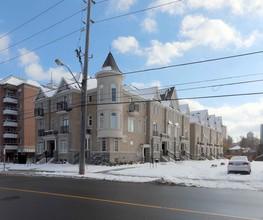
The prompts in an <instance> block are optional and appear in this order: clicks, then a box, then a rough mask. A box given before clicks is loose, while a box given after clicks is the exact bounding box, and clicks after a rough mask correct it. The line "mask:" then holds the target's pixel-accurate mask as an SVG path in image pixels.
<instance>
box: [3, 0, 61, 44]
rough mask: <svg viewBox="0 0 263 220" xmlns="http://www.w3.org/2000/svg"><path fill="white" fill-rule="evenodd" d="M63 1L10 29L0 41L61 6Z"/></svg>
mask: <svg viewBox="0 0 263 220" xmlns="http://www.w3.org/2000/svg"><path fill="white" fill-rule="evenodd" d="M64 1H65V0H61V1H59V2H57V3H56V4H54V5H52V6H51V7H49V8H47V9H46V10H44V11H43V12H41V13H40V14H38V15H36V16H35V17H33V18H31V19H29V20H28V21H26V22H24V23H22V24H21V25H19V26H17V27H16V28H14V29H12V30H11V31H9V32H7V33H6V34H4V35H2V36H0V39H2V38H4V37H6V36H8V35H10V34H11V33H13V32H15V31H17V30H19V29H20V28H22V27H24V26H25V25H27V24H28V23H30V22H32V21H34V20H35V19H37V18H39V17H40V16H42V15H43V14H45V13H47V12H48V11H50V10H51V9H53V8H55V7H56V6H58V5H59V4H61V3H62V2H64Z"/></svg>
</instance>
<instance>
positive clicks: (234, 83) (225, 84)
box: [24, 74, 263, 113]
mask: <svg viewBox="0 0 263 220" xmlns="http://www.w3.org/2000/svg"><path fill="white" fill-rule="evenodd" d="M253 75H258V74H250V75H249V74H246V75H243V77H244V76H253ZM240 77H241V76H240ZM218 79H220V78H218ZM88 80H91V79H88ZM214 81H216V79H214ZM262 81H263V80H248V81H239V82H231V83H223V84H214V85H209V86H200V87H193V88H185V89H176V92H178V91H185V90H195V89H204V88H213V87H222V86H233V85H241V84H248V83H256V82H262ZM197 82H198V81H197ZM73 84H75V81H72V83H69V84H67V85H68V86H70V85H73ZM63 86H64V85H61V87H59V86H58V87H57V88H50V89H49V90H47V91H46V92H43V93H44V94H45V93H48V92H50V91H54V90H58V89H59V88H62V87H63ZM172 86H174V85H172ZM172 86H171V85H169V86H163V89H160V87H159V88H157V89H158V90H164V89H169V88H171V87H172ZM143 90H149V88H145V89H138V90H134V91H132V90H130V91H126V92H128V93H129V94H127V95H123V92H122V91H120V92H118V93H117V97H118V98H119V99H125V98H136V97H139V96H145V95H150V94H152V93H151V92H144V93H143V92H141V93H140V94H139V95H136V94H135V93H136V92H139V91H143ZM103 96H104V97H102V99H101V101H104V102H105V101H107V100H109V98H108V94H105V95H103ZM106 96H107V97H106ZM219 96H220V95H219ZM224 96H225V97H226V95H224ZM230 96H231V94H230ZM34 97H36V95H32V96H28V97H26V98H24V100H26V99H32V98H34ZM96 98H97V97H95V99H93V101H95V102H97V101H98V100H97V99H96ZM181 99H184V98H181ZM74 101H75V100H73V102H72V103H71V104H72V105H73V106H74V105H77V106H78V105H79V104H80V101H79V102H74ZM32 110H33V109H29V110H28V111H29V112H30V113H32Z"/></svg>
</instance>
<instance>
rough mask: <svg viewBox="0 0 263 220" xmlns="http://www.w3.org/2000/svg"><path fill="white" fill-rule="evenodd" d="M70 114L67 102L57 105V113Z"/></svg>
mask: <svg viewBox="0 0 263 220" xmlns="http://www.w3.org/2000/svg"><path fill="white" fill-rule="evenodd" d="M66 112H68V103H67V102H64V101H63V102H58V103H57V113H58V114H64V113H66Z"/></svg>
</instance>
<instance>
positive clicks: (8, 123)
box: [3, 119, 17, 127]
mask: <svg viewBox="0 0 263 220" xmlns="http://www.w3.org/2000/svg"><path fill="white" fill-rule="evenodd" d="M3 125H4V126H6V127H17V120H10V119H6V120H5V121H4V123H3Z"/></svg>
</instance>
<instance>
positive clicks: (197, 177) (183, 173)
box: [0, 160, 263, 191]
mask: <svg viewBox="0 0 263 220" xmlns="http://www.w3.org/2000/svg"><path fill="white" fill-rule="evenodd" d="M227 163H228V161H227V160H212V161H210V160H205V161H182V162H170V163H155V164H154V165H153V164H150V163H145V164H133V165H120V166H111V167H110V166H98V165H97V166H95V165H87V166H86V173H85V175H79V174H78V170H79V166H78V165H71V164H6V170H5V171H4V169H3V168H4V165H3V164H0V173H3V172H5V173H12V172H14V171H16V172H20V173H23V174H25V175H42V176H57V177H71V178H90V179H99V180H111V181H124V182H157V183H168V184H175V185H185V186H197V187H209V188H228V189H247V190H257V191H263V184H262V183H263V162H256V161H253V162H252V163H251V166H252V172H251V174H250V175H241V174H227Z"/></svg>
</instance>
